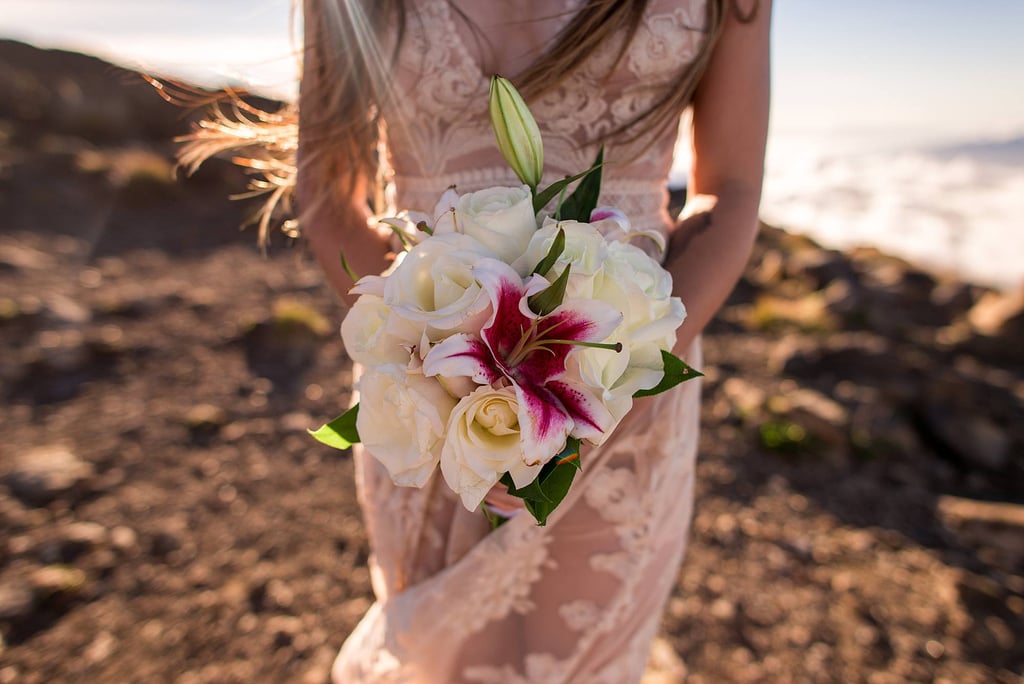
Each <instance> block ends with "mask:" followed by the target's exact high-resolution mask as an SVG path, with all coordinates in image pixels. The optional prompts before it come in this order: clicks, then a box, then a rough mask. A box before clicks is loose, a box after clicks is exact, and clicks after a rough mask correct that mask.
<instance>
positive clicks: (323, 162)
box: [180, 0, 757, 244]
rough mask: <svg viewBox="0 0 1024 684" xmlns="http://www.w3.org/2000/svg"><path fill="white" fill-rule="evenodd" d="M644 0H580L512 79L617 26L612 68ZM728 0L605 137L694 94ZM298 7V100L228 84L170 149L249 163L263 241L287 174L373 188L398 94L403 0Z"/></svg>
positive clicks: (540, 78)
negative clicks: (267, 108) (679, 61)
mask: <svg viewBox="0 0 1024 684" xmlns="http://www.w3.org/2000/svg"><path fill="white" fill-rule="evenodd" d="M648 1H649V0H585V1H584V2H583V3H582V6H581V8H580V9H579V10H578V11H577V12H576V14H575V15H574V16H573V18H572V20H571V21H569V23H568V24H567V25H566V26H565V27H564V28H563V29H562V31H561V32H560V33H559V34H558V36H556V38H555V39H554V40H553V41H551V47H550V48H549V49H548V50H547V51H546V52H545V53H544V54H543V55H541V56H540V57H539V58H538V59H537V60H536V61H535V62H534V63H533V64H532V65H530V66H529V67H528V68H527V69H526V70H525V71H524V72H523V73H522V74H520V75H518V76H514V77H513V78H512V80H513V82H514V83H515V84H516V86H517V88H519V90H520V91H521V92H522V93H523V95H524V97H525V98H526V99H527V101H530V100H535V99H536V98H538V97H540V96H542V95H544V94H545V93H547V92H549V91H550V90H552V89H553V88H555V87H556V86H557V85H558V84H559V83H560V82H561V81H562V80H563V79H564V78H565V76H566V75H567V74H568V73H570V72H571V71H572V70H573V69H575V68H577V67H578V66H579V65H580V64H581V63H583V62H584V61H586V60H587V58H588V57H590V56H591V55H592V54H593V53H594V52H595V51H596V50H597V49H598V48H599V47H601V46H602V45H605V44H607V43H608V42H609V40H611V39H612V38H615V37H616V35H615V34H617V33H618V32H619V31H622V32H623V39H622V40H621V41H620V42H619V43H618V44H619V46H620V47H619V53H618V55H617V57H616V60H615V61H614V63H613V65H612V66H611V69H610V70H609V73H610V72H611V70H613V69H614V68H615V66H617V65H618V62H619V61H620V60H621V59H622V57H623V56H624V54H625V52H626V49H627V48H628V46H629V44H630V41H631V40H632V39H633V37H634V35H635V34H636V32H637V30H638V28H639V26H640V23H641V20H642V18H643V14H644V11H645V10H646V8H647V5H648ZM736 5H737V0H708V2H707V5H706V8H707V9H706V18H705V24H704V26H703V31H704V32H705V33H706V34H707V36H706V39H705V40H704V41H703V44H702V47H701V50H700V53H699V54H698V55H697V57H696V59H695V60H694V61H693V62H692V63H690V64H688V65H687V66H686V67H685V68H684V69H683V70H682V71H681V73H680V74H679V76H678V78H677V80H676V82H675V83H674V84H673V86H672V87H671V88H666V90H665V93H664V94H663V95H662V96H661V97H659V98H657V99H656V100H655V102H654V103H653V104H652V105H651V106H650V107H649V108H648V109H647V110H646V111H643V112H640V113H638V114H637V115H636V116H635V117H634V118H633V119H632V120H630V121H628V122H626V123H625V124H624V125H622V126H621V127H620V128H618V129H616V130H613V131H610V132H609V133H608V134H607V136H606V137H605V138H604V139H610V138H614V139H616V140H618V141H622V142H630V141H633V140H635V139H637V138H639V137H640V136H641V135H643V134H644V133H645V132H647V131H650V130H656V129H661V128H664V127H668V126H673V125H675V124H676V122H677V121H678V117H679V115H680V114H681V112H682V110H683V109H684V108H685V107H686V106H687V104H689V102H690V100H691V98H692V97H693V94H694V91H695V90H696V88H697V84H698V83H699V81H700V78H701V76H702V75H703V73H704V71H705V69H706V67H707V64H708V62H709V60H710V56H711V53H712V50H713V48H714V45H715V43H716V42H717V39H718V36H719V35H720V33H721V29H722V27H723V25H724V23H725V19H726V16H727V15H728V13H729V12H730V11H731V12H732V13H733V14H735V15H736V17H737V18H738V19H739V20H740V21H744V22H747V21H750V20H751V19H752V18H753V16H754V13H756V11H757V0H754V5H753V9H752V10H751V11H749V12H748V13H744V12H742V11H741V10H740V8H739V7H737V6H736ZM302 10H303V18H304V47H303V51H302V59H303V69H302V84H301V89H300V96H299V104H298V105H297V106H291V107H287V108H286V109H284V110H282V111H281V112H278V113H275V114H272V115H268V114H266V113H265V112H259V111H257V110H253V109H252V108H249V107H246V106H244V103H242V104H240V102H241V101H240V99H239V98H238V97H237V96H234V95H231V94H230V93H229V97H228V100H229V102H230V103H231V106H230V108H229V110H228V111H227V112H225V110H224V108H223V107H221V106H218V107H217V108H216V109H215V112H214V114H213V115H212V116H211V117H210V118H209V119H207V120H206V121H203V122H201V123H200V124H199V126H198V127H197V129H196V130H195V131H194V132H193V133H192V134H190V135H189V136H186V138H184V142H185V145H184V147H183V150H182V154H181V156H180V159H181V162H182V163H183V164H184V165H185V166H186V167H187V168H188V169H189V170H194V169H195V168H196V167H198V166H199V164H201V163H202V161H203V160H205V159H206V158H208V157H210V156H212V155H215V154H221V153H224V152H226V151H234V152H236V153H237V154H236V157H235V161H236V163H239V164H241V165H243V166H246V167H248V168H249V169H250V170H251V171H253V172H254V173H255V174H256V177H255V178H254V179H253V181H252V185H253V193H254V194H260V193H269V196H268V200H267V202H266V204H265V205H264V207H263V209H262V211H261V213H260V214H259V218H260V241H261V244H263V243H264V242H265V241H266V239H267V236H268V226H269V224H270V222H271V216H272V215H273V214H274V212H275V211H276V210H278V209H283V208H286V207H287V205H288V202H289V199H290V195H291V193H292V190H293V188H294V186H295V184H296V179H297V178H298V179H299V181H300V182H301V184H302V185H303V186H308V187H306V188H304V192H303V197H304V198H308V197H317V196H320V195H323V194H324V193H328V192H339V191H345V190H346V189H347V190H348V191H349V192H351V191H353V190H354V189H355V188H356V186H357V184H358V182H359V181H360V180H362V179H367V180H370V181H371V182H373V184H374V187H375V188H376V189H378V190H379V189H380V188H381V186H382V182H383V170H384V168H385V165H386V153H385V152H384V149H383V136H384V127H383V121H382V116H381V115H382V112H383V111H387V110H388V107H389V104H390V102H391V101H392V99H393V98H394V97H396V94H395V93H394V91H393V88H392V81H391V78H390V73H389V71H390V65H391V64H393V63H394V60H395V59H396V56H397V52H398V48H399V46H400V45H401V41H402V36H403V34H404V31H405V25H406V19H407V13H408V11H409V10H408V8H407V7H406V4H405V2H403V0H303V3H302ZM604 139H603V140H604ZM603 140H602V141H603ZM594 142H597V141H594ZM296 159H297V160H298V161H296ZM381 197H382V196H381V195H380V193H377V195H376V197H372V198H368V199H369V200H370V201H371V203H372V204H376V205H377V206H376V207H375V208H377V209H382V208H383V207H381V206H380V205H379V203H380V202H381Z"/></svg>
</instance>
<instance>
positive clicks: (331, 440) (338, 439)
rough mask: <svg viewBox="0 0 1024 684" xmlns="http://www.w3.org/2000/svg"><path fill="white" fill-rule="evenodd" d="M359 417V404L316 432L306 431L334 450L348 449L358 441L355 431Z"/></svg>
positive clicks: (357, 434)
mask: <svg viewBox="0 0 1024 684" xmlns="http://www.w3.org/2000/svg"><path fill="white" fill-rule="evenodd" d="M358 415H359V404H356V405H355V406H353V407H352V408H350V409H349V410H348V411H345V412H344V413H342V414H341V415H340V416H338V417H337V418H335V419H334V420H332V421H331V422H329V423H327V424H326V425H323V426H321V427H320V428H319V429H318V430H315V431H314V430H307V432H309V434H311V435H312V436H313V438H314V439H316V440H317V441H319V442H322V443H324V444H326V445H327V446H329V447H333V448H335V449H342V450H344V449H348V448H349V447H351V446H352V445H353V444H357V443H358V442H359V441H360V440H359V432H358V431H357V430H356V417H358Z"/></svg>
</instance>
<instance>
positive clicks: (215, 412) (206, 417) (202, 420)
mask: <svg viewBox="0 0 1024 684" xmlns="http://www.w3.org/2000/svg"><path fill="white" fill-rule="evenodd" d="M228 420H229V419H228V414H227V411H225V410H224V409H222V408H221V407H219V406H213V405H212V404H196V405H195V406H193V407H192V408H190V409H189V410H188V412H187V413H186V414H185V417H184V422H185V425H186V426H187V427H188V428H189V429H191V430H215V429H217V428H219V427H221V426H223V425H225V424H226V423H227V422H228Z"/></svg>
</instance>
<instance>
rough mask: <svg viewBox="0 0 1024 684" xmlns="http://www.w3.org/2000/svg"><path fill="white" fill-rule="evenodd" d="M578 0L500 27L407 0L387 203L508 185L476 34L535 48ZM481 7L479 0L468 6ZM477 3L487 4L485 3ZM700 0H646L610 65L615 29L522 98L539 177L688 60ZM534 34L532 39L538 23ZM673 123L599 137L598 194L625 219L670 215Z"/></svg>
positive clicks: (576, 158)
mask: <svg viewBox="0 0 1024 684" xmlns="http://www.w3.org/2000/svg"><path fill="white" fill-rule="evenodd" d="M578 5H579V0H562V2H561V3H559V2H548V3H545V4H544V6H545V7H548V8H552V9H551V10H550V12H549V13H548V14H549V16H548V17H547V18H543V19H539V20H536V21H521V22H513V23H512V24H510V25H506V26H503V27H502V29H501V35H500V36H498V35H494V32H493V31H490V32H486V27H485V26H481V24H482V22H478V27H480V28H481V29H482V31H481V32H482V33H483V35H482V36H477V34H474V32H473V30H472V27H471V26H470V24H469V23H468V22H467V21H466V20H465V19H464V18H463V16H461V14H460V12H459V11H458V10H456V9H455V8H453V7H452V5H451V4H450V2H449V1H448V0H415V1H414V2H412V3H410V11H409V13H408V18H407V22H406V33H405V36H404V38H403V41H402V45H401V46H400V49H399V53H398V63H397V69H396V85H397V92H398V93H399V97H398V104H397V105H396V106H395V107H394V111H385V112H384V118H385V120H386V122H387V126H388V147H389V150H390V160H391V166H392V168H393V170H394V186H395V192H396V204H397V206H398V207H399V208H401V209H419V210H429V209H430V208H432V207H433V206H434V204H435V203H436V201H437V199H438V197H439V196H440V194H441V192H443V191H444V189H445V188H446V187H448V186H450V185H455V186H457V188H458V189H459V191H460V192H470V191H474V190H478V189H481V188H483V187H487V186H491V185H517V184H518V183H519V182H518V181H517V180H516V178H515V175H514V174H513V173H512V171H511V170H510V169H509V168H508V167H507V165H506V164H505V162H504V161H503V159H502V157H501V154H500V152H499V151H498V148H497V145H496V143H495V138H494V133H493V132H492V130H491V124H490V118H489V115H488V104H487V103H488V85H489V79H490V74H489V73H485V69H484V68H483V66H482V65H483V63H484V59H483V58H482V56H481V55H482V51H483V47H482V46H483V43H482V42H481V41H498V40H500V41H502V43H503V44H507V42H508V41H515V40H517V33H518V34H519V35H520V36H522V34H523V32H532V33H530V34H529V37H530V39H531V40H529V41H523V43H524V44H541V45H544V46H546V45H547V44H549V42H550V40H552V39H554V37H555V36H556V35H557V33H558V32H559V31H560V30H561V29H562V28H563V27H564V25H565V24H566V23H568V21H569V20H570V19H571V17H572V12H573V8H574V7H575V6H578ZM487 6H490V3H480V4H479V6H478V7H484V8H486V7H487ZM483 11H485V12H486V9H484V10H483ZM704 24H705V0H651V2H650V3H649V5H648V7H647V10H646V12H645V15H644V17H643V19H642V22H641V24H640V26H639V29H638V31H637V33H636V35H635V36H634V38H633V40H632V41H631V43H630V45H629V47H628V48H627V50H626V52H625V53H624V55H623V57H622V59H621V60H620V61H619V63H618V64H617V65H615V67H614V70H612V71H611V73H609V69H610V67H611V66H612V64H613V63H614V60H615V58H616V56H617V55H618V53H619V49H620V46H621V40H622V39H623V36H622V35H621V32H620V34H619V35H617V36H616V37H615V38H613V39H612V40H610V41H609V42H608V43H607V44H606V45H604V46H602V47H601V48H600V49H598V51H597V52H596V53H595V54H594V55H592V56H591V57H590V58H589V59H588V60H587V61H586V62H585V63H583V64H581V65H580V66H579V67H578V68H576V69H575V70H574V71H572V72H571V73H569V74H567V76H566V78H565V80H564V81H562V82H561V83H560V84H559V85H558V86H557V87H556V88H555V89H553V90H551V91H550V92H548V93H547V94H546V95H544V96H542V97H541V98H539V99H538V100H537V101H535V102H531V103H530V108H531V111H532V112H533V113H534V116H535V118H536V119H537V123H538V125H539V127H540V131H541V136H542V138H543V140H544V154H545V167H544V184H545V185H546V184H548V183H550V182H552V181H553V180H557V179H559V178H562V177H564V176H565V175H569V174H575V173H578V172H580V171H582V170H583V169H585V168H587V167H588V166H589V165H590V164H591V163H592V162H593V159H594V157H595V156H596V154H597V150H598V147H599V144H600V143H599V142H596V141H597V140H598V139H600V138H601V137H602V136H604V135H606V134H608V133H609V132H611V131H614V130H616V129H617V128H619V127H620V126H621V125H623V124H625V123H628V122H629V121H631V120H632V118H633V117H634V116H635V115H636V114H638V113H640V112H643V111H645V110H646V109H647V108H648V107H649V106H650V105H651V104H652V103H653V102H654V100H655V98H657V97H658V96H660V95H662V94H664V92H665V89H666V88H670V87H672V85H673V82H674V81H675V80H676V79H677V78H678V76H679V74H680V73H681V72H682V70H683V69H684V68H685V67H686V65H687V64H688V63H690V62H692V61H693V60H694V58H695V57H696V56H697V54H698V51H699V49H700V47H701V44H702V41H703V40H704V39H705V33H704V31H703V28H704ZM539 32H540V33H543V37H544V41H547V42H544V41H542V42H540V43H538V41H537V35H536V34H537V33H539ZM675 139H676V130H675V129H674V128H672V129H671V130H664V129H663V130H660V131H657V130H655V131H648V132H646V133H644V134H643V135H642V136H640V137H639V138H638V139H637V140H635V141H631V142H628V143H625V142H621V141H620V142H617V141H616V140H614V139H613V140H610V141H606V142H605V159H606V162H607V164H606V166H605V168H604V171H603V173H604V178H603V183H602V196H601V203H602V204H606V205H612V206H616V207H618V208H619V209H621V210H623V211H624V212H626V214H627V215H628V216H629V217H630V219H631V221H632V223H633V225H634V227H636V228H644V229H649V228H655V229H660V230H666V229H667V228H668V226H669V225H670V219H669V216H668V212H667V199H668V197H667V191H666V189H665V183H666V179H667V177H668V172H669V168H670V167H671V164H672V153H673V149H674V146H675Z"/></svg>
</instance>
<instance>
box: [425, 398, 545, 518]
mask: <svg viewBox="0 0 1024 684" xmlns="http://www.w3.org/2000/svg"><path fill="white" fill-rule="evenodd" d="M518 416H519V401H518V400H517V399H516V393H515V389H514V388H512V387H503V388H501V389H493V388H491V387H488V386H486V385H485V386H483V387H480V388H479V389H477V390H476V391H475V392H473V393H472V394H470V395H468V396H466V397H463V398H462V400H461V401H459V403H458V405H456V407H455V409H454V410H453V411H452V413H451V416H450V417H449V419H448V427H447V430H446V436H445V442H444V447H443V449H442V451H441V474H442V475H444V479H445V482H447V483H448V486H449V487H451V489H452V491H454V492H456V493H458V495H459V497H460V498H461V499H462V505H464V506H465V507H466V508H467V509H468V510H470V511H475V510H476V508H477V506H479V505H480V502H481V501H482V500H483V498H484V496H485V495H486V494H487V492H488V491H490V489H491V487H493V486H494V485H495V484H496V483H497V482H498V480H499V479H501V476H502V474H504V473H506V472H507V473H509V475H511V476H512V479H513V481H514V482H515V483H516V485H517V486H520V487H521V486H525V485H526V484H528V483H530V482H532V481H533V479H534V478H536V477H537V474H538V473H539V472H540V468H541V466H540V465H535V466H528V465H526V463H524V462H523V451H522V443H521V438H520V433H519V417H518Z"/></svg>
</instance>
